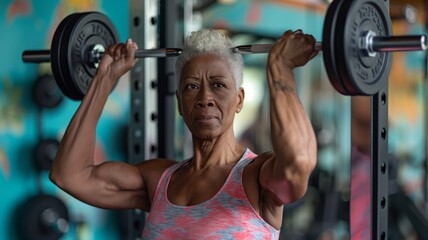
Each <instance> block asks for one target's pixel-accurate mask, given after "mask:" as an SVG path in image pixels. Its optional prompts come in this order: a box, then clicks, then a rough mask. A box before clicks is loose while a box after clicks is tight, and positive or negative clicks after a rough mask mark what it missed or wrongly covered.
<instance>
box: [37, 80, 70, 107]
mask: <svg viewBox="0 0 428 240" xmlns="http://www.w3.org/2000/svg"><path fill="white" fill-rule="evenodd" d="M33 98H34V101H35V102H36V104H37V105H38V106H40V107H42V108H54V107H56V106H58V105H59V104H60V103H61V102H62V100H63V98H64V97H63V96H62V93H61V91H60V89H59V88H58V84H57V83H56V82H55V79H54V77H53V76H52V75H43V76H40V77H39V78H37V80H36V83H35V84H34V89H33Z"/></svg>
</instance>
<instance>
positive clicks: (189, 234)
mask: <svg viewBox="0 0 428 240" xmlns="http://www.w3.org/2000/svg"><path fill="white" fill-rule="evenodd" d="M255 157H256V155H255V154H254V153H252V152H251V151H250V150H249V149H247V150H246V151H245V153H244V155H243V156H242V157H241V159H240V160H239V162H238V163H237V164H236V165H235V166H234V167H233V169H232V170H231V172H230V173H229V176H228V178H227V180H226V181H225V183H224V185H223V186H222V187H221V189H220V190H219V192H217V193H216V194H215V195H214V196H213V197H212V198H211V199H209V200H207V201H205V202H203V203H200V204H197V205H194V206H177V205H174V204H172V203H171V202H169V201H168V199H167V189H168V184H169V181H170V178H171V175H172V173H173V172H174V171H176V170H177V169H179V168H180V167H182V166H184V165H185V164H188V162H189V161H184V162H181V163H177V164H174V165H173V166H171V167H170V168H168V169H167V170H166V171H165V172H164V173H163V175H162V177H161V178H160V180H159V184H158V186H157V189H156V192H155V196H154V199H153V203H152V207H151V210H150V214H149V216H148V218H147V221H146V225H145V228H144V231H143V239H251V240H254V239H278V238H279V231H278V230H276V229H275V228H274V227H272V226H271V225H269V224H268V223H267V222H265V221H264V220H263V219H262V218H261V217H260V215H259V214H258V213H257V212H256V211H255V209H254V208H253V207H252V205H251V203H250V202H249V200H248V198H247V196H246V194H245V191H244V188H243V185H242V173H243V170H244V168H245V166H246V165H247V164H248V163H250V162H251V160H253V159H254V158H255Z"/></svg>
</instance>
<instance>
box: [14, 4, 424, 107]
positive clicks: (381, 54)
mask: <svg viewBox="0 0 428 240" xmlns="http://www.w3.org/2000/svg"><path fill="white" fill-rule="evenodd" d="M391 32H392V30H391V19H390V17H389V15H388V9H387V8H386V5H385V3H384V2H382V1H379V0H362V1H338V0H336V1H333V2H332V4H331V5H330V6H329V8H328V10H327V13H326V18H325V22H324V28H323V43H317V44H316V46H315V49H316V50H322V51H323V59H324V62H325V65H326V71H327V74H328V77H329V79H330V82H331V83H332V85H333V87H334V88H335V89H336V90H337V91H338V92H340V93H342V94H344V95H373V94H374V93H376V92H378V91H379V89H380V88H381V86H383V85H385V81H387V78H388V75H389V71H390V67H391V54H390V52H393V51H418V50H425V49H426V48H427V37H426V36H425V35H414V36H390V34H391ZM117 41H118V37H117V33H116V30H115V29H114V27H113V24H112V23H111V22H110V20H109V19H108V18H107V16H105V15H104V14H102V13H99V12H85V13H74V14H71V15H69V16H67V17H66V18H65V19H64V20H63V21H62V22H61V23H60V25H59V26H58V28H57V30H56V31H55V34H54V38H53V40H52V45H51V50H27V51H24V52H23V54H22V59H23V61H24V62H48V61H51V66H52V72H53V74H54V76H55V79H56V81H57V82H58V85H59V87H60V88H61V90H62V91H63V92H64V94H65V95H67V96H68V97H70V98H72V99H76V100H78V99H82V98H83V96H84V95H85V93H86V91H87V89H88V87H89V85H90V83H91V81H92V77H93V75H94V74H95V72H96V69H97V65H98V62H99V61H100V59H101V57H102V56H103V54H104V51H105V48H106V47H107V46H108V45H111V44H113V43H116V42H117ZM271 47H272V45H270V44H262V45H242V46H237V47H235V48H233V49H232V50H233V51H234V52H236V53H241V54H248V53H266V52H268V51H269V49H270V48H271ZM181 51H182V50H181V49H180V48H163V49H150V50H138V51H137V53H136V57H137V58H144V57H170V56H178V55H179V54H180V53H181Z"/></svg>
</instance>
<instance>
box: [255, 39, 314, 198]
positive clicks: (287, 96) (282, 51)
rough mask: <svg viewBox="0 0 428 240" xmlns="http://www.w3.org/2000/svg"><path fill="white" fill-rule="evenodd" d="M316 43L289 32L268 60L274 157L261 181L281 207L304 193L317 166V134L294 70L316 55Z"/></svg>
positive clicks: (265, 167) (278, 43)
mask: <svg viewBox="0 0 428 240" xmlns="http://www.w3.org/2000/svg"><path fill="white" fill-rule="evenodd" d="M314 44H315V39H314V38H313V37H312V36H311V35H306V34H303V33H302V32H300V31H296V32H291V31H287V32H285V33H284V35H283V36H282V37H281V38H280V39H279V40H278V41H277V42H276V44H275V45H274V47H273V48H272V50H271V52H270V53H269V57H268V66H267V79H268V84H269V92H270V120H271V138H272V145H273V154H272V155H271V157H269V158H268V159H267V160H266V161H265V162H264V164H263V166H262V168H261V170H260V176H259V180H260V183H261V185H262V187H263V189H265V190H267V191H269V192H270V193H272V194H273V196H274V197H275V198H276V199H274V200H275V202H276V203H277V204H278V205H282V204H286V203H290V202H293V201H295V200H297V199H299V198H301V197H302V196H303V195H304V194H305V192H306V189H307V185H308V180H309V176H310V174H311V172H312V171H313V169H314V168H315V165H316V159H317V144H316V138H315V133H314V131H313V128H312V125H311V122H310V121H309V118H308V116H307V114H306V112H305V109H304V108H303V105H302V103H301V102H300V100H299V98H298V95H297V90H296V83H295V80H294V74H293V69H294V68H296V67H299V66H303V65H305V64H306V63H307V62H308V61H310V60H311V59H312V58H313V57H314V56H315V55H316V54H317V52H314V50H313V47H314ZM270 195H271V194H270Z"/></svg>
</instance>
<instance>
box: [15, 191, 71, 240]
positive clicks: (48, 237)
mask: <svg viewBox="0 0 428 240" xmlns="http://www.w3.org/2000/svg"><path fill="white" fill-rule="evenodd" d="M46 209H51V210H53V211H55V212H56V213H57V215H58V216H59V217H60V218H63V219H64V220H66V221H67V222H68V221H69V216H68V210H67V207H66V206H65V204H64V202H63V201H62V200H60V199H59V198H57V197H54V196H50V195H46V194H39V195H35V196H33V197H30V198H29V199H27V200H26V201H25V202H24V203H23V204H22V206H20V207H19V209H18V210H17V214H16V219H15V221H16V227H17V229H16V230H17V234H18V235H19V237H20V239H26V240H42V239H43V240H56V239H59V238H60V237H61V236H62V235H64V233H63V232H60V231H57V230H56V229H53V228H51V227H48V226H46V224H44V223H43V222H42V219H41V215H42V213H43V211H44V210H46Z"/></svg>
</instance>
